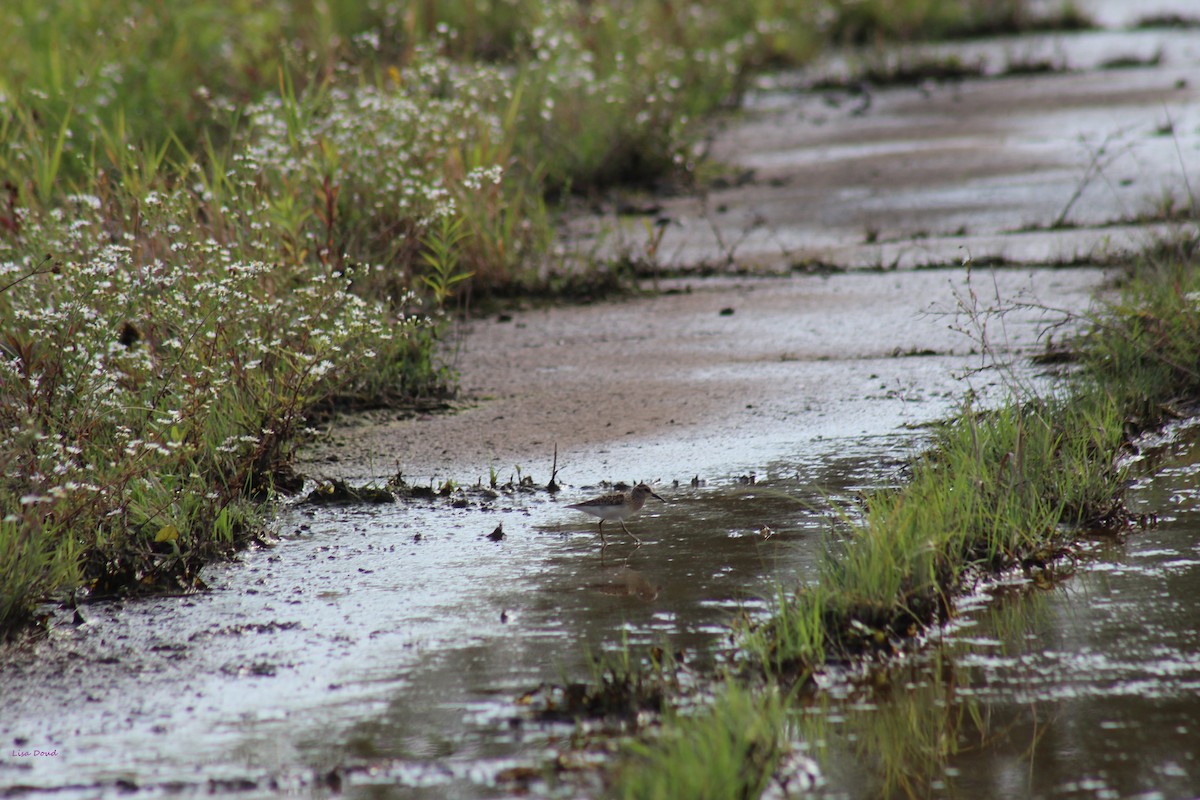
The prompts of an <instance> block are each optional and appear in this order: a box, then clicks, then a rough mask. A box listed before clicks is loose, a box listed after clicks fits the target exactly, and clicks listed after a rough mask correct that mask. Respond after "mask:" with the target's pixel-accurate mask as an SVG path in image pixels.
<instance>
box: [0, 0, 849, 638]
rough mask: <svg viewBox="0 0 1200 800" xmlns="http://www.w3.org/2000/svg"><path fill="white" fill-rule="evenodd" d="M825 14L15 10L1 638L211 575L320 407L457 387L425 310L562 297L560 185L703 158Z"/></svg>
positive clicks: (634, 8)
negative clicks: (213, 562) (730, 115)
mask: <svg viewBox="0 0 1200 800" xmlns="http://www.w3.org/2000/svg"><path fill="white" fill-rule="evenodd" d="M848 8H849V6H847V7H846V8H842V7H840V6H839V7H838V9H839V10H838V14H839V15H840V14H843V13H849V12H848V11H847V9H848ZM824 10H825V5H824V4H818V3H814V2H812V0H755V2H752V3H749V4H746V3H737V4H690V5H685V6H670V5H664V4H657V3H651V4H646V3H635V2H632V0H606V2H600V3H583V4H581V3H578V2H574V1H573V0H512V2H505V3H483V4H481V3H478V2H475V0H449V1H448V2H443V3H436V4H433V3H408V4H403V3H401V4H379V3H363V2H358V1H356V0H330V1H329V2H322V3H309V2H300V0H280V2H274V3H257V2H252V0H235V2H216V0H199V2H192V3H165V4H164V3H159V4H147V3H145V2H143V1H142V0H107V1H106V2H103V3H101V2H100V0H67V2H58V3H36V2H33V1H32V0H14V1H13V2H11V3H7V4H6V5H5V8H4V11H3V12H0V47H2V48H3V50H4V52H5V59H4V62H3V66H0V177H2V179H3V187H2V192H3V193H2V194H0V331H2V333H0V337H2V339H0V425H2V426H3V428H2V430H3V433H0V520H2V521H0V537H3V538H2V540H0V596H3V597H4V598H5V600H4V605H3V607H0V629H4V628H5V627H7V626H8V625H10V624H11V623H12V622H14V621H15V620H18V619H20V618H21V617H22V616H24V615H27V614H28V613H29V611H30V610H31V609H32V608H33V606H34V604H35V603H36V602H37V601H38V600H39V599H40V598H42V597H45V596H50V595H54V594H56V593H59V592H63V591H68V590H71V589H73V588H76V587H78V586H81V585H83V586H90V587H92V588H95V589H104V590H107V589H108V588H119V587H121V586H125V587H126V588H128V587H130V586H142V585H161V584H163V583H183V584H187V583H188V582H189V581H190V580H191V579H192V578H193V577H194V575H193V573H194V570H195V568H196V566H197V565H198V564H200V563H202V561H203V558H205V557H207V556H208V555H210V554H211V553H212V552H215V551H219V550H220V549H221V548H223V547H228V546H230V545H232V544H233V543H234V542H235V541H236V540H237V539H238V538H239V536H242V535H245V530H246V528H247V525H248V524H249V523H250V522H251V521H252V520H253V515H252V512H251V510H250V501H251V500H253V499H254V498H257V497H259V496H261V495H262V493H263V492H264V491H266V490H268V489H269V488H270V487H271V486H272V485H273V484H274V483H275V482H276V481H285V479H286V477H287V461H288V456H289V447H290V444H289V443H290V442H291V441H292V440H293V437H294V436H295V434H296V433H297V432H298V431H299V430H301V429H302V428H303V424H304V423H303V420H304V415H305V413H306V412H309V411H311V410H312V409H314V408H317V407H327V406H328V405H329V404H330V403H333V402H337V401H343V402H344V401H352V402H354V403H377V402H381V401H385V400H387V399H388V398H391V397H395V396H396V395H398V394H406V393H408V394H411V393H421V392H429V391H438V390H439V386H438V385H439V384H440V383H442V382H445V381H447V380H448V379H449V374H448V372H447V371H446V369H445V368H444V367H443V366H442V365H440V364H439V362H438V359H437V356H436V352H437V348H438V344H439V339H438V337H439V335H440V334H441V333H442V330H443V326H444V317H440V316H439V317H437V318H436V319H431V318H429V317H428V316H426V315H425V314H424V313H423V308H424V307H425V306H424V304H425V303H431V304H432V305H433V306H436V307H440V306H442V305H443V304H445V303H447V302H448V301H449V300H450V299H451V298H452V297H453V296H455V295H457V294H460V293H463V292H465V291H467V290H468V288H469V287H479V288H480V289H482V290H489V289H498V290H502V289H506V288H509V287H530V286H549V287H552V288H553V287H557V286H558V285H559V283H557V282H556V280H557V279H556V278H555V275H554V269H553V266H554V265H553V263H552V258H551V243H552V241H553V221H552V218H551V217H552V212H551V211H550V210H549V209H548V207H547V205H546V198H547V197H549V196H554V195H556V194H559V193H562V192H565V191H568V190H589V189H594V188H601V187H603V186H605V185H608V184H610V183H611V182H614V181H635V182H641V183H649V182H653V181H656V180H659V179H660V178H662V177H663V176H664V175H667V174H671V173H676V172H680V171H682V172H686V171H687V170H688V169H689V168H690V164H689V159H690V158H691V156H690V155H689V154H690V152H691V151H690V149H689V145H690V144H691V143H692V142H693V140H694V138H695V136H696V131H697V129H696V128H695V125H694V123H695V120H696V119H697V117H698V116H699V115H702V114H704V113H706V112H708V111H710V110H712V109H713V108H715V107H717V106H719V105H720V104H722V103H724V102H727V101H728V100H729V99H731V98H735V97H736V96H737V94H738V92H739V91H740V89H741V87H742V85H743V83H744V80H745V76H746V71H747V69H748V68H750V67H752V66H755V65H761V64H765V63H782V62H787V61H791V62H792V63H795V62H797V61H800V60H803V59H804V58H807V57H809V56H810V55H811V54H812V52H813V50H814V43H815V41H816V37H817V36H818V35H819V34H820V31H821V30H822V28H821V25H819V24H817V20H818V19H819V17H820V15H821V14H822V13H824ZM414 290H419V291H418V292H414Z"/></svg>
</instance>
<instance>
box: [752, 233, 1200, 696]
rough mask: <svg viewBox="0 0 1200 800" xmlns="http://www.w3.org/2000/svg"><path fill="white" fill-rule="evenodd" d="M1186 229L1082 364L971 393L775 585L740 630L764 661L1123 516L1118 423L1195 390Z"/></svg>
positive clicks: (1105, 314) (1198, 317) (823, 648)
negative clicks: (987, 395) (810, 579)
mask: <svg viewBox="0 0 1200 800" xmlns="http://www.w3.org/2000/svg"><path fill="white" fill-rule="evenodd" d="M1197 342H1200V278H1197V270H1196V249H1195V242H1194V240H1185V241H1184V242H1183V243H1182V244H1181V245H1179V246H1178V247H1177V248H1176V249H1174V250H1173V251H1171V252H1168V253H1166V254H1164V255H1162V256H1160V257H1150V258H1148V259H1147V260H1146V261H1145V263H1144V264H1142V265H1140V266H1139V267H1138V268H1137V269H1136V270H1134V271H1133V273H1132V275H1131V278H1130V279H1129V282H1128V285H1127V286H1126V287H1125V289H1124V293H1123V298H1122V299H1121V300H1120V301H1118V302H1116V303H1113V304H1112V305H1110V306H1108V307H1106V308H1105V309H1104V310H1103V311H1102V312H1101V313H1099V314H1097V315H1096V316H1094V317H1093V318H1092V319H1091V320H1090V322H1089V324H1088V326H1087V330H1086V332H1085V333H1084V334H1083V335H1082V336H1081V337H1080V339H1079V342H1078V347H1079V352H1080V358H1081V367H1080V369H1079V370H1078V371H1077V372H1076V373H1075V374H1074V375H1072V376H1071V378H1070V379H1069V380H1067V381H1066V382H1065V383H1064V385H1063V387H1062V389H1061V392H1060V393H1059V394H1057V395H1054V396H1048V397H1038V396H1028V395H1019V396H1017V397H1015V398H1014V399H1013V400H1011V401H1010V402H1009V403H1007V404H1006V405H1004V406H1002V407H1000V408H998V409H994V410H989V411H977V410H975V409H973V408H972V407H970V406H969V405H968V406H967V407H965V408H964V409H963V411H962V413H960V414H959V415H958V416H957V417H956V418H955V419H954V420H952V421H951V422H950V423H948V424H946V425H944V426H943V427H942V428H941V429H940V430H939V431H938V432H937V434H936V436H935V439H934V442H933V444H932V447H931V448H930V450H929V452H928V453H927V454H925V455H924V456H922V457H920V458H918V459H916V460H914V462H913V463H912V465H911V474H910V476H909V478H908V480H907V481H906V483H905V484H904V485H903V486H902V487H900V488H898V489H895V490H889V491H883V492H878V493H875V494H873V495H871V496H870V497H869V498H867V500H866V501H865V503H864V506H863V508H862V510H861V518H859V519H855V520H847V521H846V524H845V525H844V526H843V531H842V532H841V534H840V535H839V536H838V537H837V538H835V539H833V540H831V544H830V548H829V553H828V554H827V556H826V558H825V559H824V560H823V565H822V569H821V574H820V578H819V580H818V581H817V582H816V583H815V584H812V585H808V586H804V587H802V588H800V589H799V590H798V591H797V592H795V593H794V594H793V595H791V596H783V595H781V598H780V600H779V602H778V604H777V607H776V611H775V613H774V614H773V615H772V616H771V618H770V619H769V620H768V621H766V622H765V623H764V624H762V625H761V626H759V627H757V628H755V629H754V630H751V631H749V632H748V634H747V636H746V646H747V647H748V648H749V649H750V650H751V651H752V652H753V653H754V654H755V655H756V657H757V658H758V659H760V661H761V663H763V664H764V665H765V666H767V668H768V669H769V671H771V672H773V673H778V674H784V675H803V674H806V673H807V672H808V671H810V670H812V669H813V668H815V667H816V666H818V665H820V664H821V663H823V662H824V661H825V660H826V659H827V658H830V657H833V658H837V659H841V658H850V657H854V656H856V655H859V654H862V653H864V652H873V651H885V652H887V651H890V650H891V648H893V647H894V646H896V644H897V642H899V641H901V640H903V639H905V638H907V637H908V636H909V635H911V634H912V633H914V632H918V631H920V630H922V629H923V628H925V627H926V626H928V625H930V624H935V623H936V622H938V621H939V620H942V619H944V618H945V617H946V615H948V614H949V613H951V609H952V607H953V600H954V596H955V594H956V592H958V591H961V589H962V587H963V586H964V585H965V584H966V583H968V582H969V581H970V580H973V579H974V577H975V576H976V575H978V574H990V573H994V572H998V571H1002V570H1005V569H1011V568H1021V567H1026V568H1027V567H1029V566H1030V565H1039V564H1044V563H1047V562H1050V561H1053V559H1054V558H1055V557H1056V555H1057V554H1059V553H1061V552H1062V551H1063V549H1064V548H1066V547H1068V546H1069V545H1070V544H1071V542H1072V541H1073V540H1074V539H1075V538H1076V537H1077V536H1078V535H1079V534H1080V533H1081V532H1087V531H1093V530H1112V529H1118V530H1119V529H1120V528H1121V526H1123V525H1124V524H1125V521H1126V520H1125V516H1124V514H1123V506H1122V504H1121V499H1120V498H1121V493H1122V489H1123V486H1124V484H1125V481H1126V475H1125V473H1124V471H1123V469H1121V468H1120V467H1119V466H1118V461H1117V456H1118V453H1119V451H1120V449H1121V447H1122V445H1123V443H1124V442H1125V441H1126V440H1127V437H1128V435H1129V434H1130V433H1132V432H1136V431H1140V430H1142V429H1145V428H1147V427H1151V426H1154V425H1158V424H1161V422H1162V421H1163V420H1164V419H1165V418H1169V416H1170V415H1171V414H1172V413H1175V412H1174V409H1175V407H1177V406H1182V405H1184V404H1187V403H1194V402H1195V396H1196V393H1197V391H1198V390H1200V349H1198V348H1197V345H1196V343H1197Z"/></svg>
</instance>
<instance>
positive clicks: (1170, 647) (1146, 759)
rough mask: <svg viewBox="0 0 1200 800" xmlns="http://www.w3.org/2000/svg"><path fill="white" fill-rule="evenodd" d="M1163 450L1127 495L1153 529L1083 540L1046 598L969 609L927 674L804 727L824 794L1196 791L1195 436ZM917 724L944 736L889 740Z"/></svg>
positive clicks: (1199, 566)
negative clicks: (819, 751)
mask: <svg viewBox="0 0 1200 800" xmlns="http://www.w3.org/2000/svg"><path fill="white" fill-rule="evenodd" d="M1169 451H1170V452H1169V456H1168V458H1167V461H1166V463H1165V464H1164V466H1163V468H1162V469H1161V470H1160V471H1159V472H1158V474H1157V475H1156V476H1155V477H1153V478H1149V479H1144V480H1142V481H1140V482H1139V483H1138V484H1137V485H1136V486H1135V487H1134V488H1133V490H1132V491H1131V493H1130V497H1129V501H1130V506H1131V510H1132V511H1134V513H1145V514H1152V513H1157V514H1158V515H1159V517H1158V519H1159V524H1158V526H1157V527H1155V528H1152V529H1149V530H1146V531H1143V532H1138V533H1135V534H1133V535H1131V536H1129V537H1128V538H1127V539H1125V540H1124V541H1103V540H1101V541H1097V542H1094V543H1093V544H1092V546H1091V547H1090V548H1088V552H1087V555H1086V557H1085V558H1083V559H1082V560H1081V561H1080V563H1079V565H1078V569H1077V572H1076V574H1075V575H1074V576H1073V577H1071V578H1070V579H1068V580H1066V581H1065V582H1063V583H1061V584H1059V585H1058V586H1056V587H1055V588H1054V589H1053V590H1051V591H1044V590H1032V592H1026V593H1021V594H1017V595H1013V594H1008V595H1005V596H1001V597H1000V598H998V600H997V601H996V602H994V603H991V604H987V605H981V606H979V607H977V608H975V609H973V610H971V611H969V612H967V613H966V614H964V616H963V617H962V618H961V619H960V620H959V622H958V624H957V629H956V630H955V631H954V632H953V633H951V634H950V635H948V636H947V637H946V641H945V642H944V643H943V644H942V645H941V646H939V647H937V648H935V650H934V652H933V653H932V654H931V655H929V656H925V657H922V659H921V660H922V662H923V663H924V664H925V665H926V666H922V667H917V668H913V669H908V670H904V669H901V670H897V671H896V674H895V675H896V680H895V682H894V685H893V686H892V687H891V691H890V692H889V693H888V699H887V700H884V701H879V700H874V699H870V698H874V697H875V696H874V695H872V694H870V693H867V694H865V695H862V696H858V697H855V701H854V702H851V703H849V704H848V705H847V704H844V703H837V704H833V705H831V706H830V708H829V709H828V710H827V712H826V713H825V715H823V718H821V717H822V715H817V716H818V718H820V719H819V721H813V720H809V721H807V722H802V723H801V725H800V727H801V729H807V730H808V731H809V733H810V734H815V736H813V740H814V741H815V740H816V739H817V738H819V737H825V741H826V742H827V743H828V745H827V747H826V748H825V749H824V755H825V757H826V762H825V766H826V770H827V772H826V779H827V781H828V783H827V784H826V786H825V787H824V789H823V792H822V794H821V796H824V797H830V798H833V797H862V796H868V795H871V794H877V793H879V792H881V791H882V792H885V793H886V792H895V791H897V790H898V789H901V790H902V789H903V788H904V787H903V786H902V785H901V784H900V783H898V781H901V778H900V777H899V776H900V774H901V773H904V774H906V775H907V779H908V780H910V781H911V783H910V784H909V785H908V787H907V788H908V789H909V790H911V791H912V793H913V794H916V795H920V796H927V797H963V798H967V797H970V798H993V797H995V798H1000V797H1068V798H1095V799H1096V800H1105V798H1117V797H1144V798H1191V797H1195V796H1196V795H1197V792H1198V791H1200V727H1198V722H1197V721H1198V720H1200V630H1198V629H1197V627H1196V625H1195V621H1196V620H1197V619H1200V436H1198V435H1197V430H1196V428H1195V427H1192V428H1191V429H1190V431H1186V432H1184V434H1183V435H1182V436H1181V437H1180V438H1178V439H1177V440H1174V441H1173V442H1171V443H1170V445H1169ZM930 661H932V662H933V671H930V669H929V667H928V664H929V662H930ZM848 694H849V695H850V696H854V693H853V692H849V693H848ZM864 703H870V705H867V706H866V708H867V709H869V710H864ZM917 719H919V720H920V721H921V722H920V724H919V725H917V724H910V723H911V721H912V720H917ZM915 730H926V731H928V730H932V731H937V732H939V733H940V735H941V736H942V740H941V741H937V742H930V741H926V742H922V743H921V745H922V746H920V747H914V746H912V742H911V741H910V742H908V743H904V742H901V741H897V739H898V738H902V736H903V735H907V734H911V733H912V732H913V731H915ZM906 732H907V734H906ZM900 759H906V763H905V764H904V765H903V769H901V766H900V764H899V763H898V762H899V760H900ZM863 764H869V765H870V766H871V767H872V768H871V769H869V770H865V771H864V770H863V769H862V765H863ZM889 780H890V783H889Z"/></svg>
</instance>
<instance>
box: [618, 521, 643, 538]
mask: <svg viewBox="0 0 1200 800" xmlns="http://www.w3.org/2000/svg"><path fill="white" fill-rule="evenodd" d="M617 522H619V523H621V530H623V531H625V532H626V533H628V534H629V536H630V537H631V538H632V539H633V540H634V541H635V542H637V543H638V544H641V543H642V540H641V539H639V538H638V537H636V536H634V535H633V531H631V530H629V528H626V527H625V520H623V519H619V520H617Z"/></svg>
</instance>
